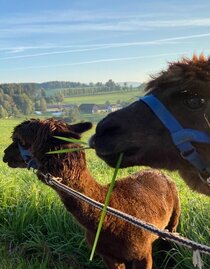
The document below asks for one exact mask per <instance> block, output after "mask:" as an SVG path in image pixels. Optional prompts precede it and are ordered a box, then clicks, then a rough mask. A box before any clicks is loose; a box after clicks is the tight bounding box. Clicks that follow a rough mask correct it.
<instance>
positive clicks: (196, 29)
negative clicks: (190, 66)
mask: <svg viewBox="0 0 210 269" xmlns="http://www.w3.org/2000/svg"><path fill="white" fill-rule="evenodd" d="M194 53H196V54H200V53H204V55H206V56H208V55H210V1H209V0H202V1H197V0H184V1H183V0H168V1H165V0H148V1H145V0H144V1H142V0H106V1H104V0H103V1H102V0H60V1H58V0H36V1H30V0H0V83H9V82H12V83H13V82H44V81H52V80H53V81H54V80H64V81H78V82H85V83H90V82H93V83H96V82H106V81H108V80H109V79H112V80H114V81H115V82H125V81H127V82H147V81H148V80H149V78H150V76H151V75H155V74H158V73H159V72H160V71H161V70H163V69H166V68H167V65H168V63H169V62H173V61H177V60H179V59H180V58H181V57H189V58H191V57H192V55H193V54H194Z"/></svg>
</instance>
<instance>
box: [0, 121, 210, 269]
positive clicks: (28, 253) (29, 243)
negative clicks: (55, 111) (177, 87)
mask: <svg viewBox="0 0 210 269" xmlns="http://www.w3.org/2000/svg"><path fill="white" fill-rule="evenodd" d="M19 122H20V120H0V131H1V140H0V156H1V159H2V156H3V150H4V149H5V147H6V146H7V145H8V144H9V143H10V142H11V140H10V136H11V132H12V129H13V127H14V126H15V125H16V124H18V123H19ZM90 134H91V133H90V132H89V133H87V134H86V136H85V137H84V138H83V140H84V141H86V139H87V138H88V137H89V136H90ZM86 154H87V161H88V166H89V169H90V170H91V172H92V174H93V175H94V177H95V178H96V179H97V180H98V181H99V182H101V183H109V182H110V180H111V178H112V176H113V169H111V168H109V167H108V166H107V165H106V164H105V163H104V162H102V161H101V160H99V159H98V158H97V157H96V156H95V154H94V151H91V150H89V151H87V153H86ZM138 170H139V167H134V168H127V169H121V170H120V171H119V174H118V177H123V176H126V175H128V174H130V173H132V172H134V171H138ZM168 174H169V175H170V176H171V177H172V178H173V179H174V180H175V181H176V183H177V187H178V189H179V192H180V199H181V204H182V214H181V220H180V225H179V228H178V232H180V234H181V235H183V236H186V237H188V238H190V239H192V240H195V241H198V242H200V243H204V244H207V245H210V213H209V208H210V199H209V198H208V197H205V196H203V195H199V194H196V193H193V192H192V191H190V190H189V189H188V188H187V186H186V185H185V183H184V182H183V181H182V180H180V178H179V176H178V175H177V174H176V173H168ZM137 195H138V194H137ZM90 252H91V249H90V248H88V246H87V244H86V242H85V240H84V232H83V230H82V229H81V228H80V227H79V226H78V225H77V223H76V222H75V221H74V219H73V218H72V217H71V216H70V214H69V213H68V212H67V211H66V209H65V208H64V206H63V205H62V203H61V202H60V200H59V197H58V196H57V195H56V193H55V192H54V191H53V190H52V189H50V188H49V187H48V186H45V185H44V184H43V183H41V182H39V181H38V180H37V178H36V176H35V174H34V173H33V172H32V171H28V170H26V169H11V168H9V167H8V166H7V165H6V164H4V163H3V162H2V161H1V160H0V257H1V259H0V268H1V269H10V268H11V269H16V268H18V269H28V268H29V269H52V268H56V269H67V268H68V269H80V268H89V269H90V268H91V269H93V268H95V269H100V268H101V269H102V268H103V269H104V268H105V267H104V264H103V262H102V261H101V259H100V258H99V257H97V256H95V257H94V260H93V262H90V261H89V257H90ZM160 252H161V251H160V250H158V244H155V250H154V263H155V266H154V269H157V268H159V269H167V262H166V261H165V263H163V264H161V265H160V264H159V263H160V262H159V255H160ZM170 254H171V255H173V256H174V258H175V259H176V261H177V265H176V266H175V267H174V268H175V269H192V268H193V265H192V252H191V251H189V250H188V249H186V248H184V247H179V246H175V247H174V249H173V251H171V252H170ZM203 261H204V267H203V269H209V268H210V258H209V257H208V256H205V255H203Z"/></svg>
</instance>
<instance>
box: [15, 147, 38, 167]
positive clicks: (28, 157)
mask: <svg viewBox="0 0 210 269" xmlns="http://www.w3.org/2000/svg"><path fill="white" fill-rule="evenodd" d="M18 148H19V151H20V155H21V157H22V158H23V160H24V162H25V163H26V164H27V168H28V169H30V168H34V169H37V163H36V161H35V160H34V159H33V155H32V153H31V152H30V150H28V149H25V148H23V147H22V146H21V145H20V144H19V143H18Z"/></svg>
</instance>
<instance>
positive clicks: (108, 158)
mask: <svg viewBox="0 0 210 269" xmlns="http://www.w3.org/2000/svg"><path fill="white" fill-rule="evenodd" d="M138 151H139V148H137V147H132V148H130V149H128V150H125V151H123V158H122V162H121V165H120V167H121V168H124V167H126V166H127V161H128V159H130V157H131V158H132V156H134V155H136V154H137V152H138ZM96 153H97V155H98V156H99V158H101V159H102V160H104V161H105V162H106V163H107V164H108V165H110V166H112V167H115V166H116V164H117V161H118V158H119V155H120V152H117V153H108V152H107V153H104V152H103V153H100V152H97V151H96Z"/></svg>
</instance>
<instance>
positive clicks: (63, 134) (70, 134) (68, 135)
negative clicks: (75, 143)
mask: <svg viewBox="0 0 210 269" xmlns="http://www.w3.org/2000/svg"><path fill="white" fill-rule="evenodd" d="M53 136H60V137H66V138H75V139H80V135H79V134H77V133H75V132H74V131H69V132H68V131H67V132H55V133H54V135H53Z"/></svg>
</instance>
